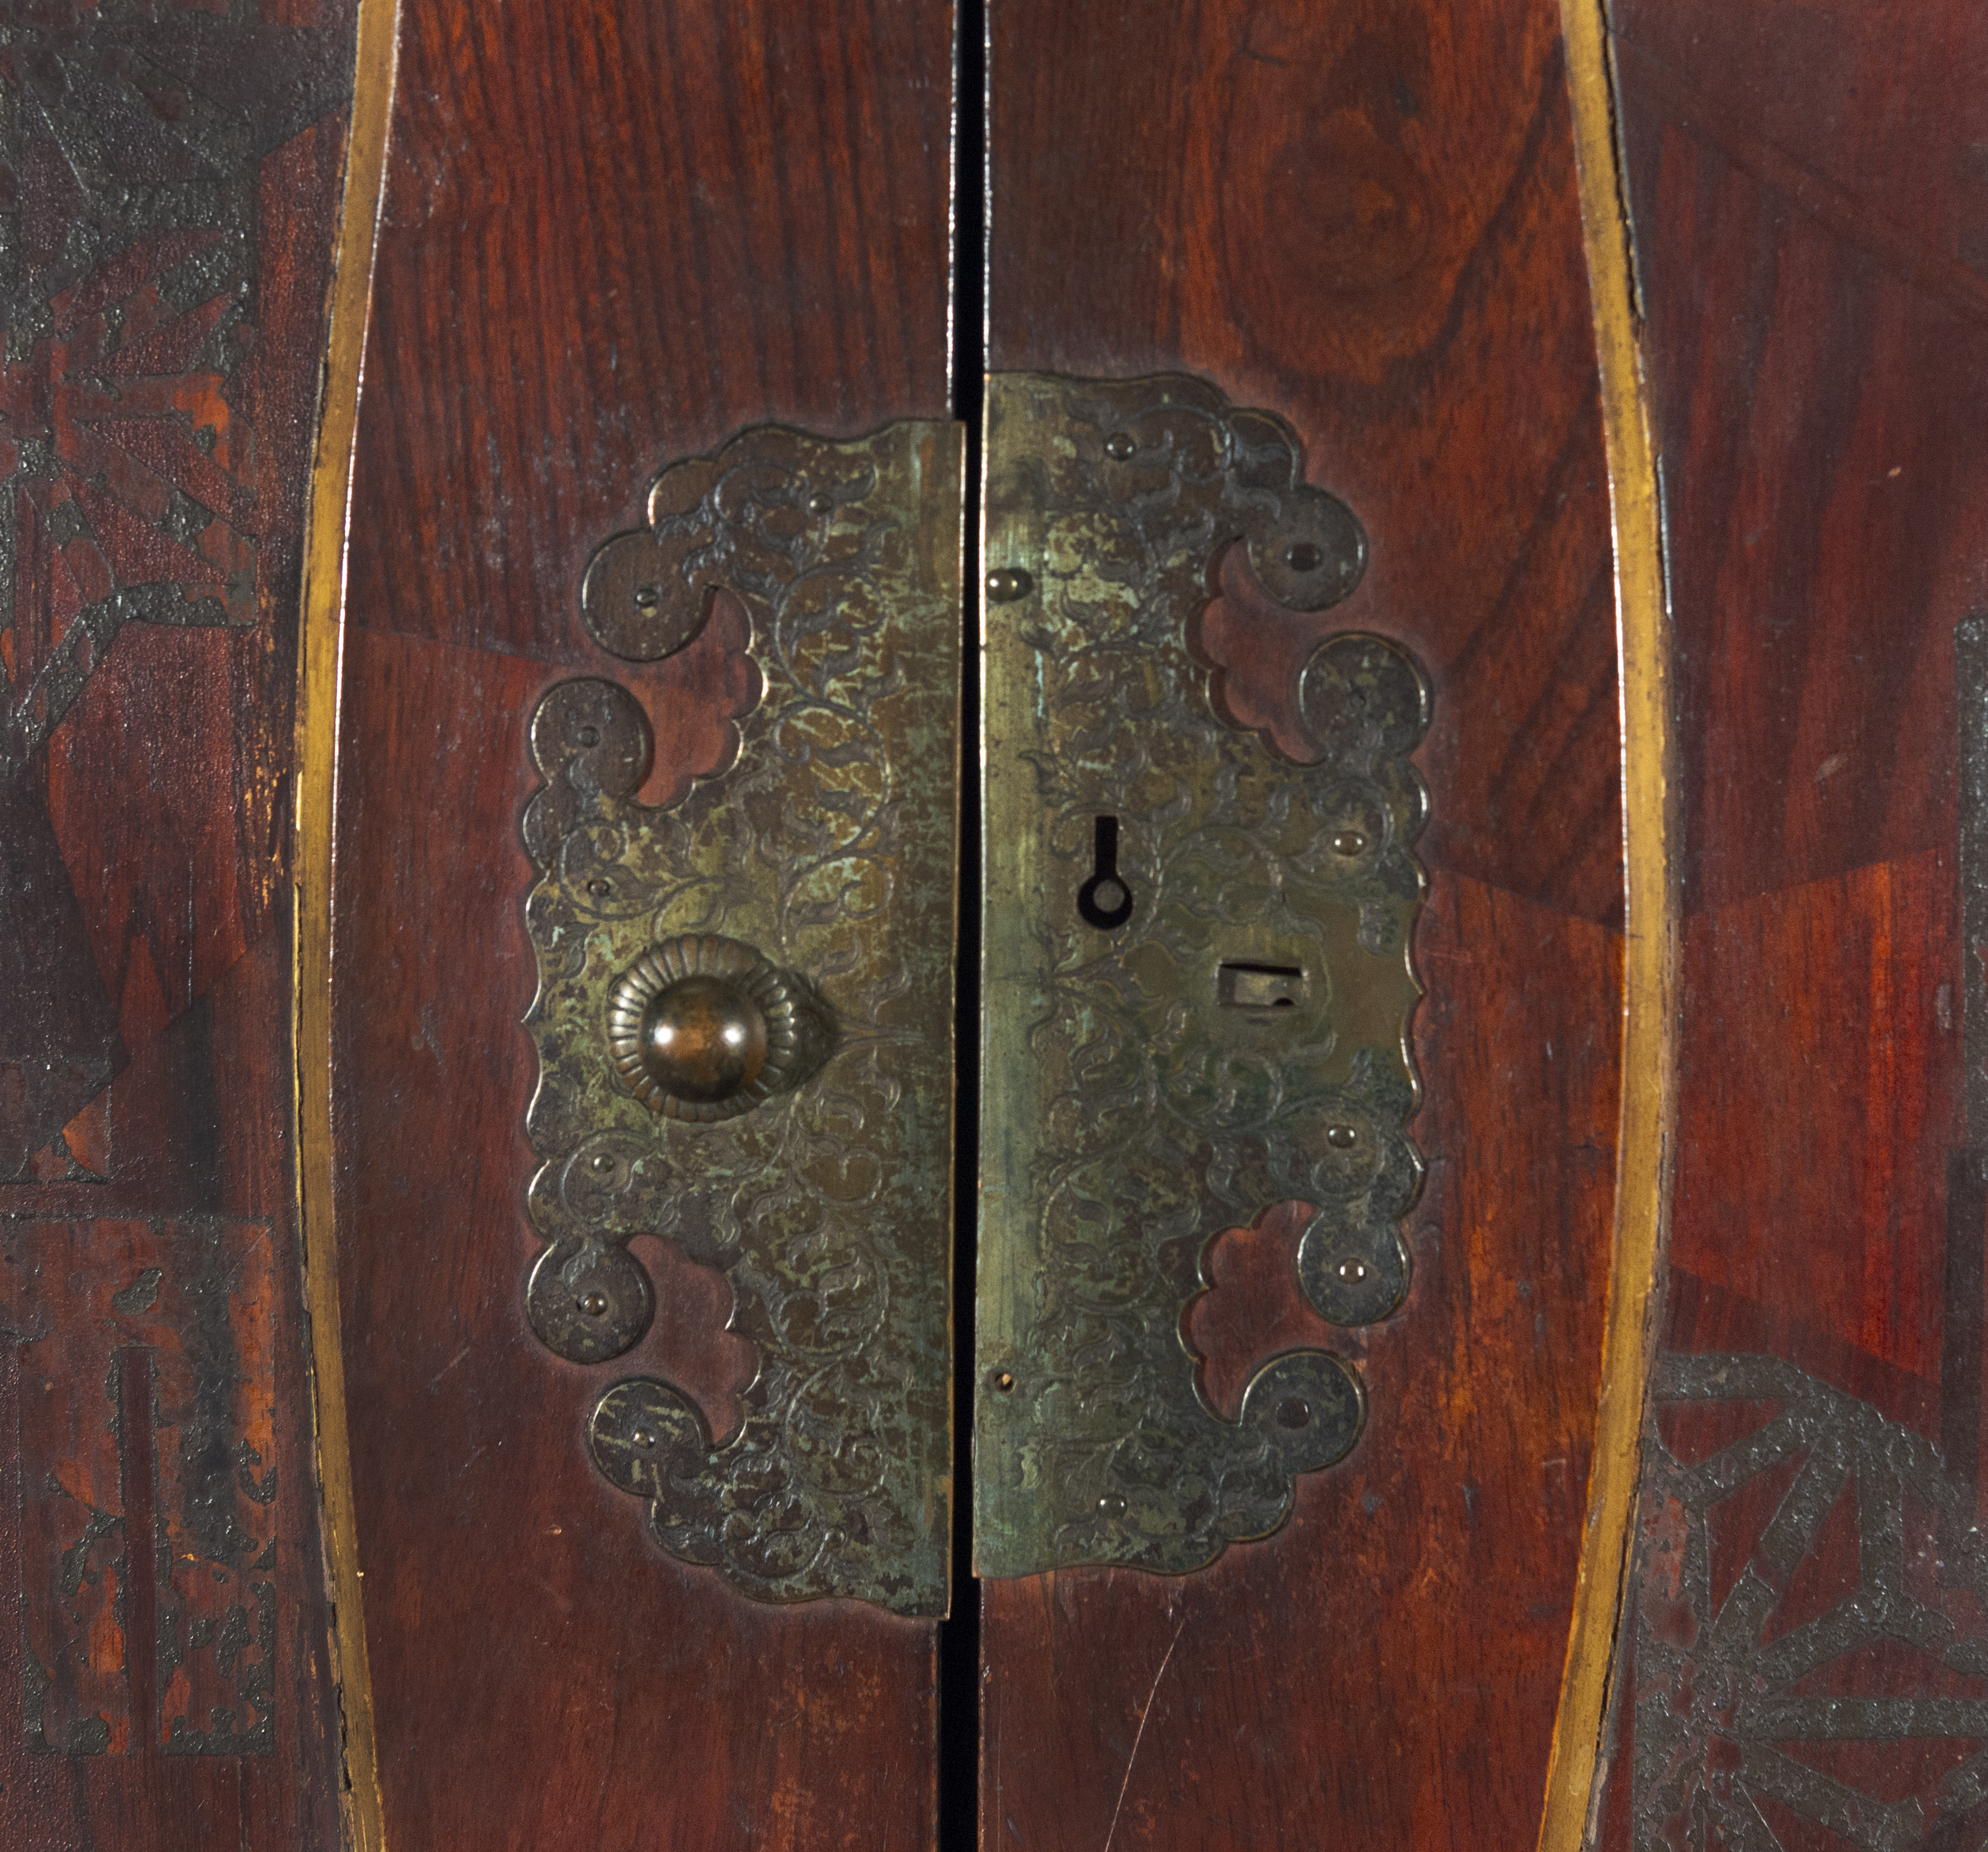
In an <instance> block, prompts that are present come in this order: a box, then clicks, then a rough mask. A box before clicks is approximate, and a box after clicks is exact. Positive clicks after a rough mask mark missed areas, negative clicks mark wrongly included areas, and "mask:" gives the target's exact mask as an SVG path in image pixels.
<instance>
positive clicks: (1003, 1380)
mask: <svg viewBox="0 0 1988 1852" xmlns="http://www.w3.org/2000/svg"><path fill="white" fill-rule="evenodd" d="M994 1389H995V1393H996V1394H998V1395H1012V1394H1013V1393H1014V1390H1015V1379H1014V1377H1012V1376H1010V1375H1009V1374H1008V1372H1007V1371H1006V1370H996V1371H995V1372H994Z"/></svg>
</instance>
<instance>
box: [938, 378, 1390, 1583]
mask: <svg viewBox="0 0 1988 1852" xmlns="http://www.w3.org/2000/svg"><path fill="white" fill-rule="evenodd" d="M983 454H984V455H985V456H986V461H987V469H986V521H985V527H984V532H985V536H986V549H987V557H988V558H989V560H996V561H999V562H1000V565H999V569H997V570H996V571H993V572H991V573H989V575H988V577H987V580H986V588H987V589H986V596H987V604H986V607H983V612H984V623H985V629H984V632H983V637H982V640H983V644H984V645H985V651H986V654H985V663H986V680H985V683H984V687H985V690H986V693H985V697H984V701H983V707H982V712H983V714H984V715H985V716H986V720H985V732H984V735H983V750H982V776H983V778H984V779H985V784H984V787H983V789H984V791H985V803H984V809H983V814H984V815H985V816H986V820H987V829H986V857H987V860H986V870H985V873H984V876H983V880H982V893H983V894H984V895H985V897H986V899H985V908H986V911H985V914H984V916H983V923H982V945H983V946H984V947H985V948H986V950H985V956H986V979H985V988H984V990H983V993H982V994H983V995H984V997H985V999H986V1004H985V1007H986V1031H985V1049H986V1053H985V1059H984V1063H983V1066H982V1079H981V1108H982V1125H983V1136H982V1141H981V1152H982V1165H983V1167H984V1168H983V1172H982V1191H981V1196H980V1201H981V1203H982V1225H981V1234H980V1279H981V1283H982V1292H981V1295H980V1298H979V1307H978V1318H977V1321H976V1323H977V1330H978V1343H979V1358H978V1364H979V1367H978V1372H977V1374H978V1377H979V1381H981V1382H982V1384H986V1386H987V1389H988V1391H989V1393H987V1394H984V1395H983V1396H982V1397H981V1398H980V1402H979V1409H978V1411H977V1416H976V1424H975V1435H976V1446H975V1468H974V1481H975V1489H976V1492H977V1495H978V1499H979V1509H978V1512H977V1513H976V1516H975V1534H974V1559H975V1564H976V1566H978V1568H979V1572H980V1573H982V1575H986V1576H1013V1575H1033V1574H1036V1573H1040V1572H1041V1571H1043V1570H1054V1569H1059V1568H1063V1567H1068V1566H1074V1565H1077V1564H1081V1563H1105V1564H1116V1565H1123V1566H1128V1567H1134V1568H1138V1569H1143V1570H1159V1571H1163V1572H1166V1573H1182V1572H1184V1571H1186V1570H1194V1569H1198V1568H1199V1567H1201V1566H1202V1565H1203V1564H1205V1563H1209V1562H1211V1561H1212V1560H1214V1559H1215V1557H1216V1556H1219V1555H1220V1554H1221V1553H1222V1551H1223V1550H1226V1548H1228V1547H1229V1545H1230V1544H1232V1543H1240V1542H1242V1541H1245V1540H1246V1539H1251V1538H1256V1537H1262V1536H1267V1535H1268V1534H1269V1533H1271V1532H1272V1531H1273V1530H1275V1529H1277V1527H1278V1526H1280V1525H1281V1524H1282V1523H1283V1522H1284V1521H1285V1520H1286V1518H1287V1517H1288V1516H1290V1512H1291V1510H1292V1509H1293V1504H1294V1502H1295V1500H1296V1496H1297V1489H1296V1483H1295V1482H1296V1478H1297V1475H1300V1474H1301V1473H1307V1472H1315V1471H1317V1470H1319V1469H1320V1468H1325V1467H1328V1466H1330V1465H1331V1464H1332V1463H1333V1462H1335V1461H1337V1460H1338V1459H1341V1458H1344V1456H1345V1455H1346V1454H1347V1452H1350V1451H1351V1448H1353V1447H1354V1445H1355V1443H1356V1442H1357V1440H1358V1438H1359V1435H1360V1433H1361V1426H1362V1424H1363V1422H1364V1419H1365V1415H1366V1394H1365V1391H1364V1388H1363V1387H1362V1386H1361V1382H1360V1378H1359V1374H1358V1372H1357V1369H1356V1368H1355V1367H1354V1364H1351V1362H1350V1361H1347V1360H1344V1359H1342V1358H1341V1357H1337V1356H1336V1355H1334V1354H1333V1353H1332V1352H1330V1351H1329V1350H1323V1349H1307V1350H1290V1351H1287V1352H1285V1353H1284V1354H1282V1355H1280V1356H1276V1357H1270V1358H1267V1359H1266V1360H1263V1363H1262V1364H1261V1366H1260V1367H1259V1368H1257V1369H1256V1370H1255V1372H1254V1373H1253V1375H1252V1377H1251V1378H1250V1380H1249V1384H1248V1385H1247V1387H1246V1389H1245V1390H1244V1392H1243V1394H1242V1401H1241V1404H1240V1407H1239V1408H1238V1409H1237V1410H1236V1412H1235V1413H1234V1414H1229V1413H1228V1412H1227V1411H1225V1410H1219V1409H1217V1408H1214V1407H1212V1405H1211V1404H1210V1403H1209V1401H1208V1400H1207V1399H1206V1397H1205V1394H1204V1393H1203V1390H1202V1385H1201V1384H1200V1382H1199V1379H1198V1376H1197V1367H1196V1359H1195V1357H1194V1356H1193V1355H1192V1354H1190V1352H1189V1350H1188V1348H1187V1346H1186V1344H1185V1343H1184V1342H1183V1332H1184V1330H1186V1329H1187V1326H1186V1324H1185V1323H1184V1320H1185V1318H1186V1314H1187V1312H1188V1306H1189V1304H1190V1303H1191V1302H1192V1300H1194V1299H1195V1298H1196V1297H1197V1296H1199V1294H1201V1293H1204V1292H1205V1291H1207V1290H1209V1289H1210V1287H1211V1286H1212V1273H1211V1272H1210V1271H1209V1256H1210V1252H1211V1249H1212V1245H1213V1244H1214V1243H1215V1241H1217V1240H1218V1239H1219V1238H1220V1236H1221V1235H1222V1232H1224V1231H1225V1230H1227V1229H1230V1228H1236V1227H1238V1226H1239V1225H1249V1224H1250V1223H1252V1222H1253V1220H1254V1219H1255V1218H1257V1217H1259V1215H1261V1214H1263V1212H1265V1211H1266V1209H1268V1208H1270V1207H1271V1206H1273V1205H1279V1204H1284V1203H1303V1204H1306V1205H1309V1206H1310V1210H1311V1214H1310V1217H1309V1218H1308V1219H1307V1221H1306V1222H1304V1223H1303V1225H1302V1232H1301V1233H1300V1234H1299V1235H1298V1236H1297V1239H1295V1240H1294V1241H1293V1243H1292V1252H1291V1256H1290V1266H1291V1268H1292V1270H1293V1276H1294V1279H1293V1284H1294V1285H1295V1286H1296V1288H1297V1290H1298V1291H1299V1292H1300V1293H1302V1294H1303V1297H1304V1299H1305V1300H1306V1301H1307V1303H1309V1304H1310V1306H1311V1308H1312V1309H1313V1310H1314V1311H1315V1312H1317V1313H1318V1314H1320V1316H1322V1317H1324V1319H1326V1320H1329V1321H1330V1322H1331V1323H1334V1324H1337V1325H1342V1326H1359V1325H1365V1324H1368V1323H1372V1322H1374V1321H1375V1320H1379V1319H1383V1318H1386V1317H1388V1316H1390V1315H1391V1313H1394V1312H1395V1310H1396V1309H1397V1308H1398V1306H1400V1305H1401V1303H1402V1301H1403V1299H1404V1297H1405V1295H1406V1294H1407V1292H1408V1250H1407V1249H1406V1247H1405V1245H1404V1244H1403V1242H1402V1240H1401V1232H1400V1222H1401V1218H1402V1216H1403V1215H1405V1213H1406V1212H1407V1211H1408V1208H1409V1207H1410V1205H1412V1203H1413V1201H1414V1200H1415V1194H1416V1191H1417V1190H1418V1188H1419V1187H1420V1185H1421V1181H1422V1161H1421V1159H1420V1157H1419V1156H1418V1154H1417V1152H1416V1151H1415V1146H1414V1144H1413V1143H1412V1141H1410V1139H1409V1137H1408V1120H1409V1118H1410V1116H1411V1115H1412V1114H1413V1112H1414V1110H1415V1073H1414V1070H1413V1067H1412V1063H1411V1059H1410V1053H1409V1047H1408V1039H1407V1032H1408V1018H1409V1015H1410V1012H1411V1011H1412V1009H1413V1008H1414V1006H1415V1000H1416V999H1417V998H1418V996H1419V995H1421V994H1422V991H1421V985H1419V984H1418V982H1417V981H1416V978H1415V969H1414V965H1413V963H1412V960H1411V958H1410V955H1409V936H1410V932H1411V930H1412V926H1413V924H1414V921H1415V914H1416V911H1417V909H1418V907H1419V905H1420V904H1421V901H1422V870H1421V868H1420V867H1418V864H1417V863H1416V861H1415V855H1414V843H1415V838H1416V836H1417V835H1418V833H1420V831H1421V830H1422V825H1423V822H1424V820H1425V816H1426V815H1427V811H1428V799H1427V793H1426V792H1425V790H1424V789H1423V786H1422V780H1421V779H1420V777H1419V776H1418V775H1417V773H1416V771H1415V767H1414V765H1412V763H1411V762H1410V760H1409V757H1408V755H1409V754H1410V752H1412V750H1413V749H1414V748H1415V745H1416V744H1417V742H1418V741H1419V740H1420V739H1421V738H1422V734H1423V732H1425V729H1426V728H1427V727H1428V722H1429V701H1430V697H1429V687H1428V680H1427V678H1426V677H1425V675H1424V674H1423V673H1422V669H1421V667H1420V666H1419V665H1418V664H1417V663H1416V662H1415V659H1414V658H1413V657H1412V656H1411V655H1410V654H1409V653H1408V651H1406V650H1405V649H1404V648H1402V647H1401V645H1400V644H1397V643H1395V642H1393V641H1391V640H1389V639H1388V638H1386V637H1381V636H1377V635H1375V634H1373V633H1372V632H1371V631H1369V630H1366V629H1364V628H1363V627H1348V628H1340V629H1334V630H1330V631H1328V630H1326V628H1325V627H1324V626H1323V625H1320V626H1319V627H1317V630H1314V631H1313V637H1314V639H1315V640H1314V644H1313V648H1312V649H1311V651H1310V654H1309V657H1308V659H1306V660H1305V661H1304V662H1303V667H1301V668H1300V670H1299V671H1298V676H1297V687H1296V688H1295V689H1294V690H1293V694H1294V695H1295V698H1296V706H1297V711H1298V715H1299V717H1300V719H1301V721H1302V723H1303V732H1304V734H1305V735H1306V737H1307V743H1308V745H1309V750H1308V751H1307V752H1305V753H1304V754H1303V757H1302V759H1301V760H1299V761H1297V762H1294V761H1293V758H1292V757H1291V756H1290V755H1287V754H1286V752H1283V751H1281V750H1280V749H1278V748H1277V747H1276V746H1275V745H1273V743H1272V742H1271V741H1270V740H1269V739H1268V738H1266V737H1264V736H1263V735H1262V734H1261V733H1259V732H1256V731H1254V730H1253V728H1251V727H1249V725H1245V724H1243V723H1242V722H1239V721H1237V720H1236V719H1235V718H1232V716H1231V715H1230V712H1229V710H1228V708H1226V705H1225V702H1224V699H1223V696H1222V688H1220V686H1219V685H1218V681H1217V676H1218V674H1219V672H1218V671H1213V670H1211V668H1210V667H1209V664H1208V662H1207V661H1206V660H1205V658H1204V657H1203V656H1202V654H1200V653H1199V650H1198V647H1197V632H1198V630H1199V626H1200V625H1201V624H1202V619H1203V615H1204V613H1205V612H1206V610H1208V607H1209V600H1210V596H1211V593H1210V587H1211V586H1212V585H1214V584H1215V583H1217V581H1218V576H1219V573H1220V571H1221V562H1222V556H1223V554H1224V553H1225V552H1226V550H1227V549H1230V548H1232V547H1234V548H1239V549H1241V550H1242V556H1243V558H1244V559H1246V561H1247V563H1248V567H1249V573H1250V576H1252V577H1253V579H1254V580H1255V582H1256V587H1257V588H1258V590H1260V591H1261V592H1262V593H1265V594H1266V595H1267V596H1269V597H1270V598H1271V599H1273V600H1276V603H1279V604H1280V605H1282V606H1283V607H1285V610H1286V612H1287V613H1299V612H1314V611H1322V610H1325V609H1326V608H1327V607H1330V606H1332V605H1334V604H1336V603H1338V602H1339V601H1340V600H1343V599H1344V598H1346V597H1347V596H1348V595H1349V594H1350V593H1352V591H1353V590H1354V588H1355V586H1357V584H1358V583H1359V581H1360V580H1361V575H1362V573H1363V572H1364V568H1365V565H1366V559H1367V540H1366V536H1365V534H1364V532H1363V530H1362V529H1361V524H1360V522H1359V521H1358V519H1357V518H1356V517H1355V515H1354V513H1353V512H1352V511H1351V509H1348V508H1347V505H1345V503H1344V502H1341V501H1340V500H1338V499H1337V498H1336V497H1335V496H1334V495H1330V494H1329V493H1327V492H1326V491H1325V490H1324V489H1323V488H1318V487H1317V486H1315V485H1312V484H1310V483H1308V482H1306V481H1305V479H1304V462H1303V456H1302V454H1301V452H1300V447H1299V444H1298V441H1297V435H1296V434H1295V433H1294V432H1293V431H1292V430H1291V428H1290V426H1289V425H1287V424H1285V423H1284V422H1283V420H1282V419H1280V418H1278V417H1275V416H1273V414H1270V413H1268V412H1264V411H1254V410H1252V409H1249V408H1248V407H1242V406H1238V405H1232V404H1230V403H1229V400H1228V399H1227V398H1226V397H1224V396H1223V394H1222V393H1221V392H1220V391H1219V390H1218V389H1217V388H1216V387H1214V386H1212V385H1210V384H1209V383H1208V382H1207V381H1206V380H1197V379H1192V378H1190V377H1185V376H1184V375H1180V374H1166V375H1161V376H1158V377H1153V378H1149V379H1142V380H1079V379H1067V378H1061V377H1056V376H1053V375H1050V374H1046V373H1006V374H1003V373H996V374H995V375H993V376H992V377H991V378H990V379H989V382H988V392H987V433H986V443H985V446H984V450H983ZM1024 594H1026V596H1028V598H1029V603H1028V604H1027V605H1026V607H1022V606H1020V605H1019V604H1018V603H1016V600H1018V599H1019V597H1020V596H1023V595H1024ZM1285 621H1286V624H1289V623H1290V619H1289V618H1288V617H1287V618H1286V620H1285Z"/></svg>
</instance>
